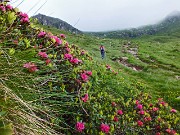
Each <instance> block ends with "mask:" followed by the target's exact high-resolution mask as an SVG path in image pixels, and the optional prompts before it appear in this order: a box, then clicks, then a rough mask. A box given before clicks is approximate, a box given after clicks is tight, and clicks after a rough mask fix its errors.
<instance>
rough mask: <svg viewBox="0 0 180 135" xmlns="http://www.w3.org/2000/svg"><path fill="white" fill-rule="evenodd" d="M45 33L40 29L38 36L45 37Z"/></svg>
mask: <svg viewBox="0 0 180 135" xmlns="http://www.w3.org/2000/svg"><path fill="white" fill-rule="evenodd" d="M45 35H46V32H44V31H41V32H40V33H39V34H38V38H43V37H45Z"/></svg>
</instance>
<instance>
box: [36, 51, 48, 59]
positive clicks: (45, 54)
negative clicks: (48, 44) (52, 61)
mask: <svg viewBox="0 0 180 135" xmlns="http://www.w3.org/2000/svg"><path fill="white" fill-rule="evenodd" d="M38 55H39V56H40V57H41V58H45V59H46V58H48V55H47V53H46V52H39V53H38Z"/></svg>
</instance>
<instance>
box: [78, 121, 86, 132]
mask: <svg viewBox="0 0 180 135" xmlns="http://www.w3.org/2000/svg"><path fill="white" fill-rule="evenodd" d="M84 129H85V126H84V123H83V122H77V123H76V130H77V131H78V132H82V131H83V130H84Z"/></svg>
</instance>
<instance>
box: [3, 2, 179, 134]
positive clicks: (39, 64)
mask: <svg viewBox="0 0 180 135" xmlns="http://www.w3.org/2000/svg"><path fill="white" fill-rule="evenodd" d="M6 11H8V12H6ZM10 13H12V14H10ZM0 15H1V17H2V18H4V20H3V21H2V20H0V25H1V26H2V27H0V29H1V31H0V32H2V33H1V34H2V35H4V36H1V37H0V42H2V43H4V41H8V43H9V42H10V44H3V45H2V48H3V47H7V46H8V47H10V48H14V49H15V50H16V51H15V53H20V52H21V51H26V52H28V51H29V52H31V53H29V54H27V55H26V57H28V58H29V59H28V61H27V59H25V60H24V61H23V62H24V63H23V65H20V66H21V67H22V69H23V67H24V68H25V69H27V70H28V71H29V72H30V73H28V74H31V75H32V76H33V75H34V80H35V81H34V83H35V86H36V88H37V89H38V92H39V95H38V99H37V100H35V101H33V102H35V103H34V104H37V105H41V106H42V110H43V111H42V112H38V113H37V114H38V115H39V116H40V117H41V118H42V119H45V120H47V121H50V122H51V124H50V125H51V128H53V129H54V130H56V131H59V132H62V133H65V134H87V135H99V134H118V135H123V134H130V135H131V134H132V135H133V134H145V135H146V134H147V135H153V134H176V133H178V132H179V112H178V111H177V110H176V109H175V108H171V107H170V106H168V104H167V103H166V102H165V101H163V99H158V100H156V101H154V102H152V98H151V96H150V95H148V94H145V93H143V92H141V91H143V90H144V87H143V86H142V85H141V84H138V83H137V82H136V83H135V84H134V85H133V84H132V85H131V86H130V85H126V84H125V81H124V78H122V77H120V75H117V72H116V71H115V70H114V69H113V68H112V67H111V66H110V65H109V64H107V65H100V64H98V63H96V62H95V61H93V59H92V57H90V56H89V54H88V53H87V52H85V51H84V50H80V48H79V47H77V46H76V45H72V44H69V43H68V42H67V41H66V36H65V35H64V34H61V35H60V34H58V35H53V34H52V33H49V32H46V31H44V30H42V29H41V30H40V29H35V28H34V27H32V26H31V25H30V24H31V23H30V20H29V18H28V15H27V14H25V13H22V12H18V11H15V9H13V8H12V7H11V6H10V5H6V4H1V5H0ZM7 16H10V17H7ZM14 41H17V42H14ZM32 59H33V61H30V60H32ZM37 70H38V72H36V71H37ZM23 71H24V70H23ZM32 72H36V73H35V74H32ZM25 73H27V72H26V71H25ZM37 76H38V77H37ZM122 84H123V85H122ZM122 86H123V88H122ZM44 106H45V107H44ZM49 115H51V116H52V117H51V118H52V119H51V118H49ZM22 125H23V124H22ZM60 127H61V128H60Z"/></svg>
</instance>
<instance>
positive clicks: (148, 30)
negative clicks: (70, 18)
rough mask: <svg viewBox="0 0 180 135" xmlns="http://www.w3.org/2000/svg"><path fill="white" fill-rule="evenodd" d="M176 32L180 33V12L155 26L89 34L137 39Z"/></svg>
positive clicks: (173, 13)
mask: <svg viewBox="0 0 180 135" xmlns="http://www.w3.org/2000/svg"><path fill="white" fill-rule="evenodd" d="M174 31H180V11H173V12H171V13H170V14H169V15H167V16H166V17H165V18H164V19H163V20H162V21H160V22H159V23H156V24H153V25H145V26H140V27H137V28H129V29H124V30H113V31H106V32H89V33H88V34H91V35H94V36H98V37H103V38H105V37H106V38H136V37H140V36H144V35H154V34H158V33H171V32H174Z"/></svg>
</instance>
